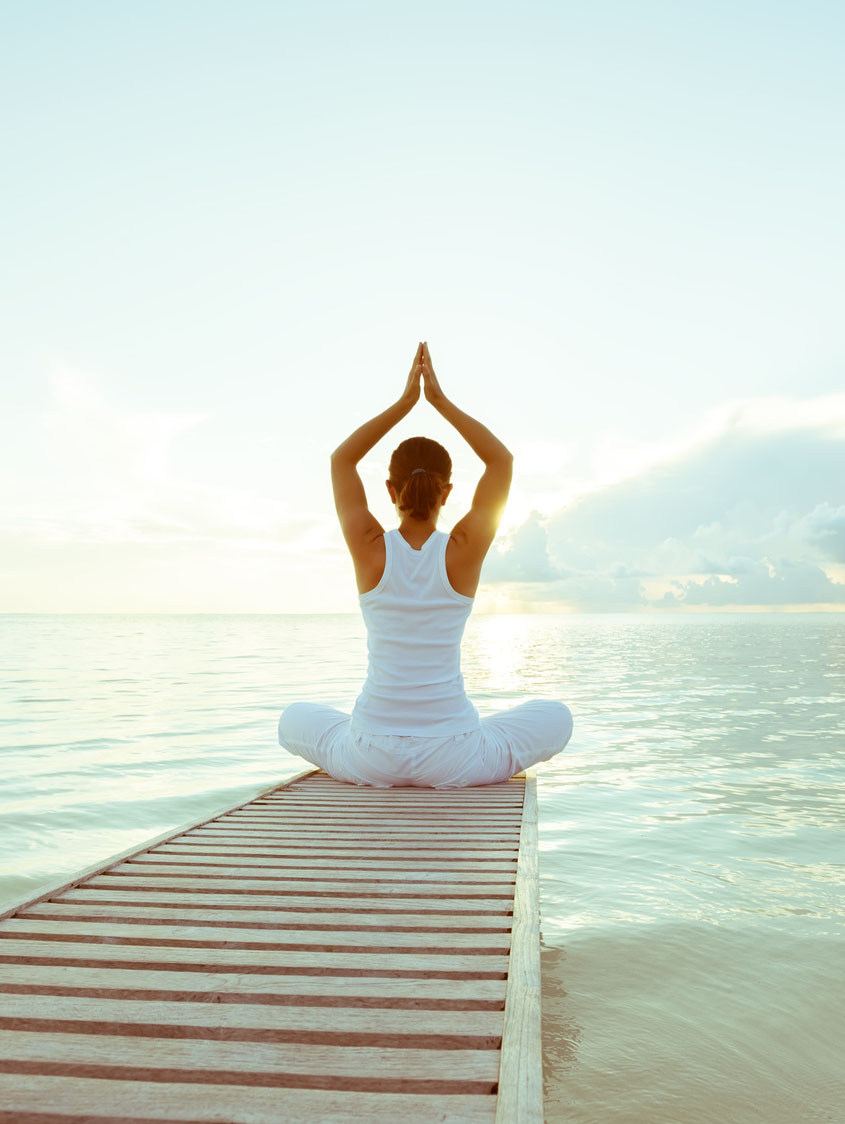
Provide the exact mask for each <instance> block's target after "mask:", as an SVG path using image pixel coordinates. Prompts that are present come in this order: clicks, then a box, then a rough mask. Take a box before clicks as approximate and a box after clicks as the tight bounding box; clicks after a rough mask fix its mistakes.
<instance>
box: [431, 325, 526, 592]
mask: <svg viewBox="0 0 845 1124" xmlns="http://www.w3.org/2000/svg"><path fill="white" fill-rule="evenodd" d="M422 375H423V385H424V388H425V396H426V399H427V400H428V401H429V402H430V403H431V405H432V406H433V407H434V408H435V410H437V412H438V413H439V414H441V415H442V416H443V417H444V418H445V419H446V421H448V422H449V423H450V425H453V426H454V427H455V429H456V430H457V431H458V433H460V435H461V437H463V439H464V440H465V441H466V443H467V444H468V445H469V447H470V448H471V449H472V451H473V452H474V453H475V455H476V456H477V457H479V458H480V459H481V460H482V461H483V462H484V472H483V474H482V476H481V479H480V480H479V481H478V485H477V487H476V489H475V495H474V496H473V498H472V507H471V508H470V511H469V513H468V514H467V515H465V516H464V517H463V519H461V520H460V522H458V523H457V524H456V525H455V526H454V527H453V529H452V538H453V539H454V540H455V541H456V542H457V543H458V545H459V546H461V547H464V548H466V549H467V550H468V552H469V554H470V555H471V558H470V561H471V562H475V561H477V566H478V570H479V572H480V569H481V563H482V562H483V560H484V555H485V554H486V553H487V551H488V550H489V548H490V544H491V543H492V542H493V539H494V538H495V537H496V531H497V530H498V528H499V523H500V522H501V520H502V515H503V513H504V510H505V504H506V503H507V499H508V493H509V492H510V486H511V478H512V476H513V455H512V453H511V452H510V451H509V450H508V449H507V448H506V446H505V445H503V444H502V442H501V441H500V440H499V438H498V437H496V436H495V435H494V434H493V433H491V432H490V430H489V429H488V428H487V426H486V425H482V423H481V422H480V421H478V420H477V419H476V418H473V417H470V415H469V414H467V413H465V412H464V411H463V410H461V409H459V408H458V407H457V406H456V405H455V404H454V402H451V401H450V400H449V399H448V398H447V397H446V395H445V394H444V393H443V390H442V389H441V387H440V383H439V382H438V381H437V376H436V375H435V373H434V368H433V367H432V365H431V356H430V355H429V353H428V344H427V343H424V344H423V345H422ZM470 584H471V583H470Z"/></svg>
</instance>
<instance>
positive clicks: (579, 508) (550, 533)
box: [483, 426, 845, 611]
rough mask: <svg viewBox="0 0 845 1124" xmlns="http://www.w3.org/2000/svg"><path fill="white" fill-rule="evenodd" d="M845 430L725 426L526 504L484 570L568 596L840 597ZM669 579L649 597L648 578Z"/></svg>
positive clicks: (573, 602) (537, 597) (538, 593)
mask: <svg viewBox="0 0 845 1124" xmlns="http://www.w3.org/2000/svg"><path fill="white" fill-rule="evenodd" d="M831 563H845V440H843V437H842V436H841V435H840V434H837V433H835V432H825V431H824V430H821V429H814V430H811V429H796V430H791V431H779V432H768V433H760V432H753V431H749V430H748V429H742V428H740V427H738V426H734V427H732V428H729V429H728V430H727V431H726V432H724V433H722V434H721V435H720V436H719V437H717V438H715V439H713V440H711V441H710V442H708V443H707V444H705V445H701V446H699V447H697V448H695V449H694V450H692V451H691V452H690V453H689V454H688V455H687V456H685V457H683V458H681V459H678V460H675V461H672V462H667V463H664V464H661V465H658V466H656V467H652V468H650V469H648V470H646V471H644V472H642V473H641V474H639V475H637V476H635V477H631V478H629V479H627V480H624V481H622V482H620V483H618V484H615V485H613V486H611V487H608V488H606V489H604V490H602V491H600V492H595V493H592V494H590V495H587V496H584V497H582V498H581V499H580V500H578V501H577V502H575V503H574V504H572V505H571V506H570V507H568V508H566V509H565V510H563V511H560V512H558V513H556V514H554V515H552V516H550V517H548V518H546V519H543V518H541V517H540V516H539V515H537V514H536V513H535V514H533V515H531V516H530V517H529V518H528V519H527V520H526V521H525V523H523V524H522V526H521V527H520V528H519V529H518V530H517V531H516V532H515V534H513V536H512V537H511V540H510V541H509V543H508V544H507V545H506V548H505V549H504V551H502V552H500V553H491V555H490V556H489V557H488V560H487V563H486V564H485V568H484V574H483V577H484V580H485V581H487V582H493V583H495V582H507V583H519V584H518V585H517V586H515V587H514V589H513V592H514V593H516V594H518V595H521V596H522V597H523V598H524V599H525V600H531V601H540V602H542V601H549V602H551V601H554V602H563V603H565V604H567V605H568V606H570V607H571V608H573V609H581V610H604V611H613V610H626V609H638V608H639V609H645V608H655V607H658V608H659V607H662V608H668V609H678V608H684V607H707V606H709V607H714V608H715V607H730V606H784V605H796V604H798V605H815V604H845V584H843V583H838V582H836V581H833V580H831V578H830V577H829V576H828V574H827V573H826V572H825V566H826V565H827V566H829V565H830V564H831ZM658 583H662V584H663V586H665V585H667V584H668V585H669V589H668V590H667V591H665V592H664V593H663V594H662V595H660V596H657V597H654V596H649V595H648V592H647V589H648V587H649V586H651V587H652V589H653V587H654V585H655V584H658Z"/></svg>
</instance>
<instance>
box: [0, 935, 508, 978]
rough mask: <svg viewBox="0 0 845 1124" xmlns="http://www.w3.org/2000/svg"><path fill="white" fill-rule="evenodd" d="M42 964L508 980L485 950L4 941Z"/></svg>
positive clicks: (17, 955)
mask: <svg viewBox="0 0 845 1124" xmlns="http://www.w3.org/2000/svg"><path fill="white" fill-rule="evenodd" d="M13 958H14V959H16V960H18V961H23V960H26V961H29V962H32V963H37V962H38V961H39V960H52V961H53V962H54V963H55V962H56V961H70V962H71V963H73V962H77V963H82V964H94V963H96V962H97V961H99V960H111V961H118V962H120V963H122V964H130V965H131V964H137V965H138V966H143V965H145V964H149V965H153V964H157V963H161V964H168V965H171V966H173V967H178V966H179V965H186V964H198V965H200V966H201V967H202V968H203V969H204V970H205V971H211V970H213V969H215V968H222V969H228V970H229V971H235V970H237V971H241V972H248V971H250V970H252V971H259V972H261V971H263V970H272V969H275V970H276V971H286V972H295V973H298V974H303V973H304V974H308V973H310V972H313V973H319V974H328V973H332V972H333V973H335V974H338V975H356V974H357V975H409V976H417V977H422V976H425V975H429V976H440V978H441V979H443V978H450V977H453V976H466V977H473V976H478V977H479V978H484V977H488V978H495V977H496V976H498V975H502V976H505V975H506V974H507V970H508V958H507V956H504V955H502V954H500V953H495V952H487V951H486V950H485V951H480V952H478V953H477V954H474V955H468V954H466V953H465V952H464V953H443V954H437V953H418V952H408V953H401V952H396V953H385V952H382V951H379V950H378V949H374V950H373V951H372V952H362V953H358V952H322V951H317V950H314V951H305V952H302V951H297V950H276V949H266V950H265V949H261V950H258V949H249V948H205V947H203V948H183V947H180V946H178V945H171V946H168V947H161V946H158V945H131V944H124V943H119V942H118V941H117V940H112V942H110V943H102V944H100V943H97V942H95V941H79V942H73V941H62V942H61V946H59V944H58V942H54V941H45V940H25V939H20V940H12V939H4V940H3V941H0V960H2V961H6V962H7V963H8V962H9V961H10V960H11V959H13Z"/></svg>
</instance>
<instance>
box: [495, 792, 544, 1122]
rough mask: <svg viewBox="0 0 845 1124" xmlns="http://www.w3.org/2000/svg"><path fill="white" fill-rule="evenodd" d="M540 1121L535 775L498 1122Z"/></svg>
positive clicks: (525, 828) (517, 902) (523, 851)
mask: <svg viewBox="0 0 845 1124" xmlns="http://www.w3.org/2000/svg"><path fill="white" fill-rule="evenodd" d="M517 1120H518V1121H519V1122H520V1124H543V1054H542V1040H541V1029H540V912H539V882H538V858H537V780H536V774H535V773H534V771H533V770H531V771H529V772H528V773H527V775H526V779H525V805H524V813H523V821H522V831H521V834H520V840H519V863H518V865H517V876H516V889H515V892H514V914H513V934H512V943H511V955H510V965H509V968H508V985H507V995H506V999H505V1017H504V1027H503V1032H502V1052H501V1064H500V1067H499V1095H498V1098H497V1106H496V1124H513V1122H514V1121H517Z"/></svg>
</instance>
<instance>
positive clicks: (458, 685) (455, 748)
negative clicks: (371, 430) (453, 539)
mask: <svg viewBox="0 0 845 1124" xmlns="http://www.w3.org/2000/svg"><path fill="white" fill-rule="evenodd" d="M448 542H449V535H447V534H445V533H444V532H443V531H434V532H433V533H432V534H431V535H430V537H429V538H428V539H426V541H425V542H424V543H423V545H422V548H421V549H420V550H415V549H414V548H413V547H412V546H411V545H410V544H409V543H408V542H406V541H405V539H404V538H403V537H402V535H401V534H400V533H399V531H398V530H392V531H388V532H387V533H386V534H385V536H384V554H385V560H384V573H383V574H382V576H381V580H380V581H379V583H378V585H377V586H376V587H375V589H371V590H370V591H369V592H368V593H362V594H360V596H359V601H360V603H361V612H362V614H363V616H364V622H365V624H366V626H367V649H368V652H369V660H368V665H367V679H366V682H365V684H364V687H363V689H362V691H361V693H360V695H359V696H358V699H357V701H356V703H355V707H354V709H353V711H352V714H351V715H349V714H344V713H342V712H341V711H339V710H335V709H334V707H330V706H322V705H320V704H319V703H310V702H298V703H292V704H291V705H290V706H288V707H287V708H286V709H285V710H284V711H283V712H282V715H281V718H280V719H279V742H280V744H281V745H283V746H284V747H285V748H286V749H288V750H290V752H291V753H295V754H297V755H298V756H300V757H304V758H305V760H306V761H310V762H311V764H312V765H317V766H319V768H321V769H324V770H325V771H326V772H327V773H329V774H331V776H333V777H336V778H337V779H338V780H341V781H348V782H350V783H351V784H367V785H375V786H377V787H380V788H390V787H391V786H393V785H418V786H421V787H425V788H464V787H465V786H467V785H484V784H498V783H499V782H500V781H506V780H507V779H508V777H512V776H513V775H514V773H519V772H521V771H522V770H523V769H527V768H528V767H529V766H530V765H534V764H535V763H536V762H538V761H547V760H548V759H549V758H550V757H553V756H554V755H555V754H556V753H559V752H560V751H561V750H562V749H563V748H564V746H565V745H566V743H567V742H568V741H569V739H570V737H571V736H572V715H571V714H570V712H569V709H568V707H566V706H564V704H563V703H561V702H551V701H542V700H535V701H532V702H525V703H522V704H521V705H520V706H516V707H513V708H512V709H511V710H506V711H501V712H500V713H498V714H494V715H492V716H490V717H489V718H479V715H478V711H477V710H476V708H475V707H474V706H473V704H472V703H471V702H470V700H469V699H468V698H467V695H466V691H465V690H464V681H463V676H462V675H461V637H462V636H463V631H464V626H465V624H466V621H467V618H468V617H469V615H470V612H471V611H472V605H473V599H472V598H471V597H465V596H464V595H463V594H461V593H458V592H457V591H456V590H454V589H453V588H452V586H451V584H450V583H449V578H448V576H447V574H446V545H447V543H448Z"/></svg>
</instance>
